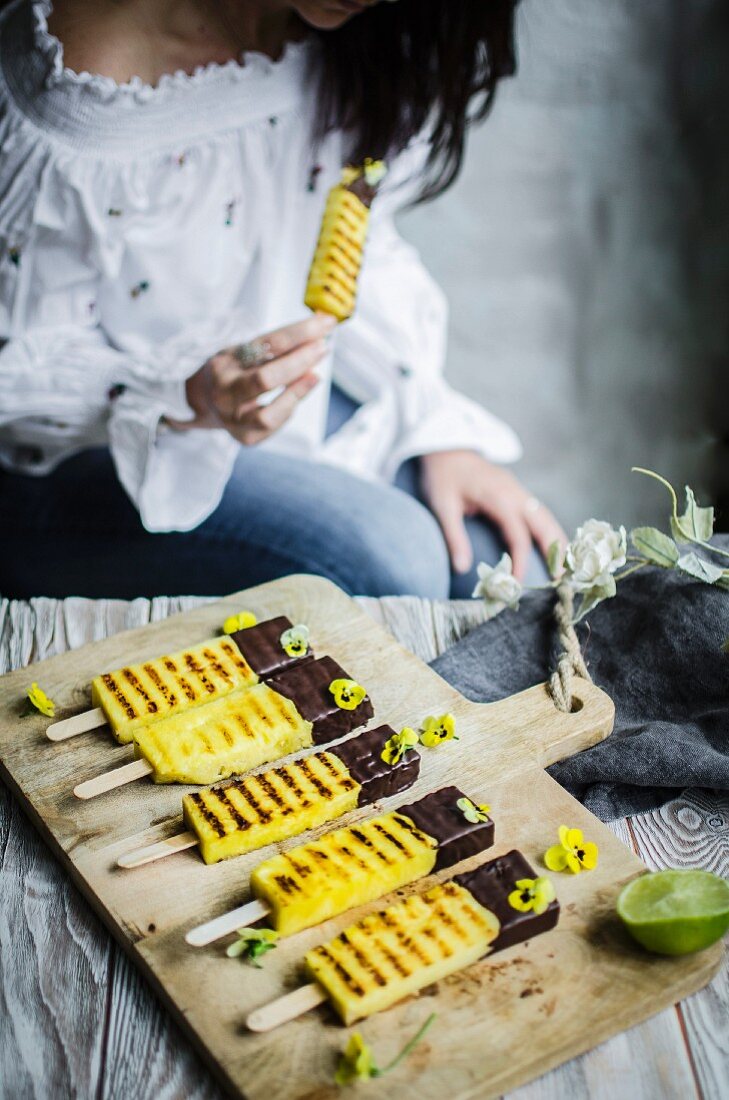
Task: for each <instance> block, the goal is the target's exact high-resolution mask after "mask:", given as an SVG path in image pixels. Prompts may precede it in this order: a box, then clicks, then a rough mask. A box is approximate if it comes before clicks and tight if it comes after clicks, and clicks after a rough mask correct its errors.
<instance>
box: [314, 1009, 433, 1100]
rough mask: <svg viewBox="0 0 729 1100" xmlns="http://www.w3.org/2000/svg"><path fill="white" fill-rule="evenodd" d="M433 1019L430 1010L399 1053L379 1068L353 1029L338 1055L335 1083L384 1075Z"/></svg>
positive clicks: (398, 1061) (396, 1063)
mask: <svg viewBox="0 0 729 1100" xmlns="http://www.w3.org/2000/svg"><path fill="white" fill-rule="evenodd" d="M434 1020H435V1013H434V1012H431V1014H430V1016H428V1019H427V1020H426V1021H425V1023H424V1024H423V1025H422V1027H420V1028H419V1029H418V1030H417V1031H416V1033H415V1035H413V1037H412V1039H410V1040H409V1041H408V1042H407V1043H406V1044H405V1046H404V1047H403V1048H402V1050H401V1051H400V1053H399V1054H398V1055H396V1056H395V1057H394V1058H393V1060H392V1061H391V1062H389V1063H388V1064H387V1065H386V1066H384V1067H383V1068H382V1069H380V1067H379V1066H378V1065H377V1063H376V1062H375V1058H374V1055H373V1053H372V1050H371V1049H370V1047H369V1046H368V1045H367V1043H366V1042H365V1041H364V1039H363V1038H362V1036H361V1034H360V1033H359V1031H355V1032H354V1034H353V1035H350V1037H349V1040H348V1042H347V1045H346V1047H345V1048H344V1050H343V1051H342V1053H341V1055H340V1056H339V1065H338V1066H337V1071H336V1073H335V1074H334V1080H335V1082H336V1084H338V1085H351V1084H352V1083H353V1082H356V1081H358V1080H364V1081H367V1080H369V1079H370V1077H384V1076H385V1074H386V1073H390V1071H391V1070H393V1069H396V1068H397V1066H399V1065H400V1063H401V1062H402V1061H404V1059H405V1058H407V1056H408V1054H410V1052H411V1051H412V1050H414V1048H415V1047H416V1046H417V1045H418V1043H419V1042H420V1040H421V1039H422V1038H423V1036H424V1035H425V1033H426V1031H427V1030H428V1028H429V1027H430V1026H431V1024H432V1023H433V1021H434Z"/></svg>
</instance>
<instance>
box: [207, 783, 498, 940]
mask: <svg viewBox="0 0 729 1100" xmlns="http://www.w3.org/2000/svg"><path fill="white" fill-rule="evenodd" d="M459 800H460V801H461V804H463V802H465V803H466V804H467V805H468V806H469V807H471V808H472V809H473V810H476V807H475V806H473V803H471V802H470V800H468V799H465V797H464V795H463V793H462V792H461V791H459V790H458V788H457V787H443V788H442V789H441V790H439V791H434V792H433V793H432V794H429V795H426V796H425V798H421V799H419V800H418V801H417V802H413V803H412V804H411V805H409V806H402V807H401V808H400V809H399V810H396V811H394V812H393V813H388V814H383V815H381V816H380V817H374V818H372V819H370V820H369V821H364V822H358V823H357V824H356V825H351V826H349V827H347V828H344V829H335V830H334V831H333V832H331V833H327V834H326V835H325V836H323V837H320V838H319V839H318V840H314V841H311V842H310V843H309V844H302V845H300V846H299V847H297V848H292V849H290V850H289V851H288V852H284V853H281V854H279V855H276V856H273V857H272V858H271V859H267V860H265V861H264V862H263V863H261V864H260V866H259V867H257V868H256V870H255V871H254V872H253V874H252V875H251V891H252V893H253V895H254V897H255V898H256V899H257V900H256V901H254V902H251V903H249V904H248V905H245V906H242V907H241V908H239V909H236V910H233V912H230V913H226V914H225V915H224V916H223V917H217V918H216V919H215V920H212V921H210V922H208V923H207V924H204V925H201V926H200V927H199V928H195V929H193V930H192V931H191V932H189V933H188V934H187V936H186V937H185V938H186V939H187V942H188V943H190V944H193V945H194V946H196V947H202V946H203V945H205V944H207V943H211V942H212V941H213V940H216V939H219V938H221V937H222V936H225V935H227V934H228V933H229V932H234V931H235V930H236V929H237V928H240V927H242V926H243V925H245V924H253V923H254V922H255V921H257V920H260V919H261V918H262V917H266V918H268V919H269V921H270V923H271V924H272V925H273V927H274V929H275V930H276V931H277V932H278V933H279V934H280V935H282V936H291V935H293V934H294V933H295V932H300V931H301V930H302V929H304V928H310V927H311V926H312V925H315V924H321V923H322V922H323V921H325V920H329V918H330V917H335V916H337V915H338V914H339V913H344V912H345V911H346V910H347V909H354V908H355V907H356V906H358V905H364V904H365V903H366V902H368V901H373V900H374V899H375V898H379V897H382V896H383V895H384V894H388V893H390V891H392V890H398V889H399V888H400V887H401V886H405V885H406V884H407V883H410V882H415V881H416V879H418V878H423V877H424V876H425V875H429V874H430V873H431V872H432V871H441V870H443V869H444V868H446V867H452V866H453V865H454V864H456V863H460V862H461V860H464V859H467V858H468V857H469V856H472V855H476V854H478V853H479V852H483V851H485V850H486V849H487V848H490V847H491V845H492V844H493V842H494V824H493V821H491V819H490V818H489V817H488V816H487V815H486V814H479V813H476V814H473V815H469V817H468V818H467V817H466V816H465V814H464V811H463V810H462V809H461V808H460V806H459ZM472 818H475V819H472Z"/></svg>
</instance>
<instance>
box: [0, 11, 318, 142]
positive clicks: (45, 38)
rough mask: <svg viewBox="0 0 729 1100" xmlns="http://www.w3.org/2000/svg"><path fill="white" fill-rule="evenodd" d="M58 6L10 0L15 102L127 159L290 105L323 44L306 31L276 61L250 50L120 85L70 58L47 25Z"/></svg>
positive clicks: (52, 131) (7, 52)
mask: <svg viewBox="0 0 729 1100" xmlns="http://www.w3.org/2000/svg"><path fill="white" fill-rule="evenodd" d="M52 10H53V3H52V0H35V2H33V3H30V4H28V3H26V2H24V0H16V3H15V4H14V5H11V9H10V11H9V12H8V14H7V16H6V23H7V31H6V33H5V34H4V35H3V42H4V43H7V44H8V45H7V47H6V48H5V49H4V50H3V51H2V56H1V63H2V68H3V72H4V76H5V80H6V81H7V84H8V87H9V89H10V91H11V93H12V95H13V98H14V100H15V102H16V104H17V105H18V107H19V108H20V109H21V110H22V111H23V112H24V113H25V114H26V116H27V117H28V118H29V119H30V120H31V121H32V122H33V123H35V124H36V125H37V126H38V127H39V128H40V129H42V130H43V131H44V132H46V133H48V134H49V135H53V136H55V137H57V138H58V139H59V140H61V141H64V142H68V143H70V144H72V145H73V146H74V147H76V148H77V149H78V150H79V151H92V152H95V153H98V152H104V153H105V154H107V153H108V154H110V155H112V156H115V157H122V158H129V159H131V158H134V157H136V156H138V155H140V153H143V152H145V151H147V150H155V151H156V150H159V149H160V147H161V146H164V145H165V143H166V145H167V146H168V147H174V146H176V145H177V144H179V143H180V141H194V140H196V139H198V138H200V137H204V135H205V134H206V133H209V132H210V131H211V130H215V131H221V130H225V129H229V128H233V127H236V126H240V125H245V123H246V122H249V121H252V120H254V119H258V118H266V117H269V116H272V115H275V114H276V113H278V112H281V111H285V110H287V109H290V108H291V107H292V106H293V105H294V104H295V103H296V102H297V101H298V100H299V99H300V97H301V89H302V83H303V81H304V80H305V79H306V77H307V75H310V74H311V72H312V64H313V59H314V56H315V54H316V50H317V41H316V39H315V38H314V37H313V36H308V37H305V38H302V39H301V40H299V41H289V42H287V43H286V44H285V46H284V49H283V51H282V54H281V56H280V57H279V58H278V59H276V60H274V59H272V58H270V57H268V56H267V55H266V54H263V53H260V52H258V51H256V50H246V51H244V52H243V53H242V54H241V57H240V59H239V60H233V59H231V60H230V61H226V62H216V61H212V62H209V63H208V64H206V65H200V66H198V67H197V68H196V69H195V70H194V72H192V73H188V72H185V71H184V70H178V71H177V72H175V73H165V74H163V75H162V77H161V78H160V80H159V82H158V83H157V84H155V85H152V84H148V83H146V82H145V81H143V80H142V79H141V78H140V77H133V78H132V79H131V80H129V81H127V82H126V83H121V84H120V83H117V81H115V80H114V79H113V78H112V77H109V76H103V75H101V74H98V73H89V72H76V71H74V70H73V69H70V68H68V67H67V66H66V64H65V61H64V53H63V43H62V42H61V41H60V40H59V39H58V38H57V37H56V36H55V35H53V34H51V32H50V31H49V29H48V18H49V16H50V14H51V12H52ZM11 43H12V49H11V48H10V44H11ZM142 105H143V106H144V110H143V111H139V109H138V108H139V107H140V106H142Z"/></svg>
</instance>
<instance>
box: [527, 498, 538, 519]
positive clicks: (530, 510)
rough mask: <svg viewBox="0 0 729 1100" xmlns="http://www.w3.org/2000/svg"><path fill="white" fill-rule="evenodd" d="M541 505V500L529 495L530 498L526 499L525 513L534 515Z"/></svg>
mask: <svg viewBox="0 0 729 1100" xmlns="http://www.w3.org/2000/svg"><path fill="white" fill-rule="evenodd" d="M541 507H542V502H541V500H537V498H536V497H528V499H527V500H525V501H524V515H525V516H533V515H534V513H535V512H538V511H539V509H540V508H541Z"/></svg>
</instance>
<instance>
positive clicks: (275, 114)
mask: <svg viewBox="0 0 729 1100" xmlns="http://www.w3.org/2000/svg"><path fill="white" fill-rule="evenodd" d="M512 7H513V3H512V0H459V3H458V4H457V5H452V4H447V3H445V0H397V2H392V0H390V2H387V3H377V2H376V0H370V2H367V0H215V2H213V0H56V3H55V4H52V3H51V2H50V0H40V2H36V3H31V2H30V0H14V2H12V3H11V4H9V5H8V6H7V9H6V11H5V12H4V14H3V19H2V24H0V337H2V338H3V339H4V341H5V346H4V348H3V350H2V352H0V466H1V467H2V469H1V471H0V509H1V511H2V524H3V537H2V540H1V546H0V590H1V591H2V592H3V594H4V595H6V596H13V597H19V598H20V597H28V596H30V595H38V594H45V595H57V596H64V595H69V594H73V593H75V594H82V595H88V596H93V597H100V596H120V597H131V596H135V595H140V594H144V595H151V594H153V593H155V592H165V593H168V594H177V593H183V592H191V593H192V592H194V593H202V594H206V593H210V594H214V593H220V592H225V591H231V590H234V589H236V588H240V587H244V586H247V585H249V584H254V583H258V582H260V581H265V580H269V579H271V578H273V577H275V576H279V575H282V574H285V573H290V572H297V571H307V572H315V573H319V574H322V575H324V576H328V577H330V578H331V579H333V580H334V581H336V582H337V583H338V584H340V585H341V586H342V587H344V588H345V589H346V590H348V591H350V592H360V593H368V594H372V595H383V594H387V593H395V594H397V593H407V592H411V593H415V594H419V595H427V596H447V595H448V594H449V593H450V594H451V595H468V594H470V591H471V589H472V588H473V584H474V563H475V561H477V560H478V559H487V560H491V561H494V560H495V559H496V558H497V557H498V556H499V555H500V553H501V552H502V550H503V548H504V546H506V547H507V548H508V549H509V551H510V552H511V554H512V558H513V561H514V567H515V572H516V573H517V575H520V576H523V575H524V574H525V573H526V572H527V570H528V569H529V568H530V555H532V557H535V556H536V555H533V551H532V544H533V542H535V543H536V545H537V546H538V547H539V549H540V550H541V552H542V554H544V552H545V551H546V549H547V547H548V546H549V544H550V543H551V542H552V541H553V539H555V538H559V537H561V530H560V528H559V526H558V524H557V522H556V520H555V519H554V518H553V517H552V516H551V515H550V514H549V512H548V511H547V509H546V508H544V507H543V506H541V505H540V504H539V503H538V502H537V501H535V500H534V498H532V497H530V495H529V493H528V492H527V490H525V489H524V488H523V487H522V486H521V485H519V483H518V482H517V481H516V480H515V479H514V478H513V476H512V475H511V474H510V473H508V472H507V471H506V470H504V469H503V468H502V466H501V465H500V464H501V463H504V462H510V461H513V460H514V459H516V458H517V457H518V455H519V450H520V449H519V444H518V441H517V439H516V437H515V436H514V434H513V433H512V432H511V430H510V429H509V428H508V427H507V426H506V425H504V424H503V423H501V422H500V421H498V420H496V419H495V418H494V417H492V416H490V415H489V414H488V413H487V412H486V411H485V410H483V409H481V408H480V407H479V406H477V405H476V404H474V403H473V402H471V401H469V400H467V399H466V398H465V397H462V396H461V395H458V394H456V393H454V392H453V391H452V390H451V389H450V388H449V387H448V386H447V385H446V383H445V382H444V381H443V379H442V376H441V373H442V366H443V357H444V344H445V325H446V318H445V313H446V310H445V305H444V300H443V295H442V293H441V292H440V291H439V289H438V288H437V287H436V286H435V284H434V283H433V282H432V280H431V279H430V277H429V276H428V274H427V273H426V272H425V270H424V269H423V267H422V266H421V264H420V262H419V260H418V258H417V256H416V255H415V253H414V252H413V250H412V249H411V248H410V247H408V246H407V245H406V244H405V243H404V242H403V241H402V240H401V239H400V238H399V237H398V235H397V233H396V231H395V229H394V227H393V214H394V212H395V211H396V210H397V209H398V208H399V207H400V206H402V205H403V204H404V203H405V202H406V201H409V200H411V199H412V198H414V197H421V198H422V197H431V196H432V195H434V194H436V193H438V192H439V191H442V190H444V189H445V187H447V186H448V184H449V183H450V182H452V180H453V178H454V177H455V175H456V174H457V172H458V170H459V167H460V163H461V157H462V153H463V143H464V134H465V129H466V124H467V123H466V120H467V116H468V115H472V116H473V117H482V116H483V115H484V114H485V113H486V110H487V108H488V106H489V104H490V102H491V98H492V96H493V93H494V90H495V88H496V85H497V82H498V80H499V78H500V77H501V76H502V75H504V74H506V73H508V72H510V71H512V68H513V62H512V51H511V29H512V27H511V24H512V15H513V12H512ZM366 156H373V157H385V158H387V160H388V162H389V164H390V172H389V174H388V177H387V179H386V181H385V183H384V185H383V187H382V189H381V193H380V194H379V195H378V197H377V199H376V201H375V204H374V207H373V215H372V220H371V228H370V236H369V241H368V245H367V250H366V254H365V261H364V268H363V272H362V277H361V283H360V293H359V298H358V303H357V309H356V312H355V315H354V317H353V318H352V319H351V320H350V321H348V322H347V323H346V324H344V325H342V326H341V327H338V328H337V330H336V331H334V325H333V322H332V320H331V318H328V317H326V316H324V315H316V316H313V317H312V316H310V317H309V318H308V319H306V318H304V314H305V310H304V309H303V306H302V305H301V300H302V295H303V288H304V285H305V282H306V273H307V268H308V265H309V262H310V258H311V254H312V251H313V248H314V245H315V242H316V237H317V232H318V227H319V222H320V217H321V212H322V208H323V202H324V198H325V195H326V192H327V190H328V188H329V187H330V186H331V185H332V184H333V183H334V182H335V181H336V180H337V179H338V177H339V174H340V171H341V168H342V166H343V165H344V164H345V163H348V162H354V163H359V162H361V161H362V160H363V159H364V158H365V157H366ZM302 318H303V319H302ZM332 383H333V384H332ZM392 482H394V483H395V484H394V486H393V485H392V484H391V483H392ZM449 559H450V561H449ZM535 568H538V566H535V563H534V560H532V562H531V569H532V571H534V570H535Z"/></svg>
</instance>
